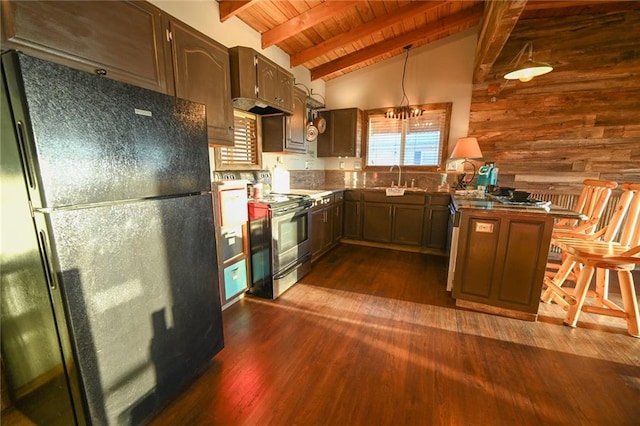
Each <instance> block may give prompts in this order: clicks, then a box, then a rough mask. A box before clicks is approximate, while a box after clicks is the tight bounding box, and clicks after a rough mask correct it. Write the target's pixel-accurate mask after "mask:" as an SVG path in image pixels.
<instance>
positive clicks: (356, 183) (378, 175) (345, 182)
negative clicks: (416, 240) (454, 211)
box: [290, 170, 456, 189]
mask: <svg viewBox="0 0 640 426" xmlns="http://www.w3.org/2000/svg"><path fill="white" fill-rule="evenodd" d="M290 174H291V178H290V179H291V187H292V188H308V189H315V188H342V187H344V188H370V187H377V186H391V182H392V181H393V183H394V184H396V185H397V183H398V182H397V180H398V172H397V171H394V172H387V171H380V172H370V171H344V170H291V171H290ZM401 179H402V184H403V185H404V184H405V182H406V185H407V187H410V186H411V183H412V181H413V184H414V186H415V187H417V188H437V187H438V185H440V184H441V183H442V180H443V179H445V181H446V182H447V183H448V184H449V185H453V184H454V183H455V180H456V175H455V174H447V173H439V172H410V171H409V172H404V171H403V172H402V178H401Z"/></svg>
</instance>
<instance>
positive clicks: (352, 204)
mask: <svg viewBox="0 0 640 426" xmlns="http://www.w3.org/2000/svg"><path fill="white" fill-rule="evenodd" d="M361 196H362V191H360V190H347V191H345V192H344V214H343V218H344V220H343V224H344V230H343V234H344V237H345V238H351V239H354V240H361V239H362V214H361V210H362V207H361V204H360V197H361Z"/></svg>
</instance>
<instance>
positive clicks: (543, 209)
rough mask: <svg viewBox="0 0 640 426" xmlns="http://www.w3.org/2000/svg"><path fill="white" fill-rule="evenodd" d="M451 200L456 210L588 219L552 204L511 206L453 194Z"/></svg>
mask: <svg viewBox="0 0 640 426" xmlns="http://www.w3.org/2000/svg"><path fill="white" fill-rule="evenodd" d="M451 199H452V200H453V204H454V206H455V208H456V210H464V209H476V210H494V211H500V212H512V213H537V214H547V215H551V216H555V217H564V218H575V219H586V217H585V216H584V215H582V214H580V213H576V212H575V211H573V210H569V209H565V208H562V207H558V206H555V205H553V204H550V203H540V205H537V206H536V205H533V206H527V205H519V204H516V205H511V204H503V203H501V202H500V201H498V199H496V198H495V197H491V196H485V197H474V196H469V195H456V194H452V195H451Z"/></svg>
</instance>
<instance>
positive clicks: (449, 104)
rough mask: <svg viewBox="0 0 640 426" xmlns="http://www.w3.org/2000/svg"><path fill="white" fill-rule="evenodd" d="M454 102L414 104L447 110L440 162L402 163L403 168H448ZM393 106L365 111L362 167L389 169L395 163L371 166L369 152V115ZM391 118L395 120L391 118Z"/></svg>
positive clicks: (424, 169) (367, 168)
mask: <svg viewBox="0 0 640 426" xmlns="http://www.w3.org/2000/svg"><path fill="white" fill-rule="evenodd" d="M452 106H453V103H452V102H439V103H433V104H423V105H418V106H412V108H417V107H419V108H422V110H423V111H444V112H445V123H446V124H445V126H444V129H443V131H442V133H441V135H440V143H441V145H442V146H441V151H440V159H439V164H438V165H437V166H416V165H402V164H401V165H400V166H401V167H402V170H407V171H418V172H427V171H440V170H444V169H445V168H446V164H447V159H448V158H449V131H450V128H451V109H452ZM392 108H393V107H387V108H375V109H369V110H366V111H364V119H365V126H363V127H364V131H363V132H362V133H363V135H362V137H363V140H364V144H362V145H363V146H362V159H363V164H362V169H363V170H366V171H388V170H389V167H391V166H392V165H393V164H389V165H384V166H369V165H367V164H368V160H369V159H368V154H369V116H371V115H383V114H385V113H386V112H387V111H389V110H390V109H392ZM389 120H395V119H393V118H390V119H389Z"/></svg>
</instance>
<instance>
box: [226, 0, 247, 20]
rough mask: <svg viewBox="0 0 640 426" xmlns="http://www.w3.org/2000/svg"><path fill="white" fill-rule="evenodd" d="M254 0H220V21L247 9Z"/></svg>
mask: <svg viewBox="0 0 640 426" xmlns="http://www.w3.org/2000/svg"><path fill="white" fill-rule="evenodd" d="M252 1H253V0H218V6H219V9H220V22H224V21H226V20H227V19H229V18H233V17H234V16H236V15H237V14H238V13H240V12H242V11H243V10H245V9H247V8H248V7H249V6H250V5H251V2H252Z"/></svg>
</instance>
